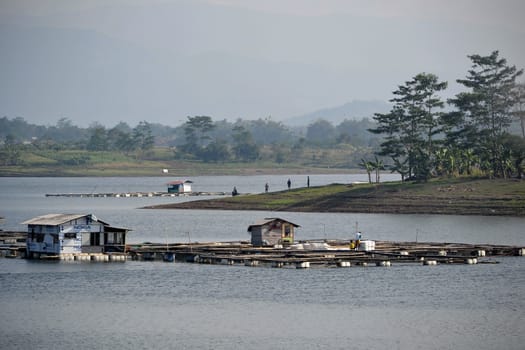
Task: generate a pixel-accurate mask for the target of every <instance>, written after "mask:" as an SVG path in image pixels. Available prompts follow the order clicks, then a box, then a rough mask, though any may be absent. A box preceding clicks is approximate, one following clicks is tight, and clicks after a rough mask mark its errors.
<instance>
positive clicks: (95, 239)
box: [89, 232, 100, 246]
mask: <svg viewBox="0 0 525 350" xmlns="http://www.w3.org/2000/svg"><path fill="white" fill-rule="evenodd" d="M89 244H90V245H93V246H95V245H100V233H98V232H91V234H90V237H89Z"/></svg>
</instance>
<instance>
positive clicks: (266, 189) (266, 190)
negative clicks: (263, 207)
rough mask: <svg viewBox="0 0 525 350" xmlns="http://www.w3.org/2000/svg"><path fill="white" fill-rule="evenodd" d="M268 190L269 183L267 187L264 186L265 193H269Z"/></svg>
mask: <svg viewBox="0 0 525 350" xmlns="http://www.w3.org/2000/svg"><path fill="white" fill-rule="evenodd" d="M268 188H270V186H268V182H267V183H266V185H264V192H266V193H268Z"/></svg>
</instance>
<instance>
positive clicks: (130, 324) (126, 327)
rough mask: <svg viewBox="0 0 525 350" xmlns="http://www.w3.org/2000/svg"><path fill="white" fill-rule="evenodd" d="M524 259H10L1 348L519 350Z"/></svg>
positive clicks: (0, 293)
mask: <svg viewBox="0 0 525 350" xmlns="http://www.w3.org/2000/svg"><path fill="white" fill-rule="evenodd" d="M522 259H523V258H502V259H501V260H502V263H501V264H497V265H474V266H473V265H461V266H448V265H442V266H441V265H440V266H436V267H427V266H419V265H418V266H416V265H407V266H404V265H397V266H396V265H394V266H392V267H391V268H381V267H369V268H359V267H353V268H347V269H337V268H324V269H310V270H295V269H272V268H249V267H244V266H218V265H194V264H178V263H175V264H167V263H161V262H126V263H123V264H117V263H115V264H96V263H84V264H81V263H70V264H67V263H56V264H51V263H47V264H46V263H44V264H40V263H33V262H26V261H24V260H5V259H4V260H5V261H0V266H2V270H1V273H0V281H1V282H2V289H0V307H1V309H2V316H3V317H2V318H0V348H34V347H37V348H39V347H40V348H56V349H65V348H71V347H78V346H79V345H80V346H81V347H82V345H85V347H88V348H101V347H110V346H111V347H117V348H133V349H135V348H159V347H165V346H167V347H169V348H206V349H207V348H213V349H232V348H233V349H244V348H254V349H267V348H283V347H284V346H286V347H287V348H291V349H314V348H316V349H317V348H328V347H330V348H336V349H340V348H348V347H349V348H368V349H384V348H385V347H388V348H399V349H401V348H403V349H420V348H425V349H442V348H465V347H476V348H479V349H496V348H505V349H520V347H521V346H522V344H523V341H524V340H525V337H524V335H523V330H524V329H523V325H522V322H520V321H519V320H520V319H521V317H522V315H521V313H522V310H523V308H524V307H525V292H524V291H523V288H522V286H523V283H524V282H525V277H524V276H525V273H524V272H525V271H524V270H525V268H524V266H525V264H524V262H523V260H522ZM4 262H5V264H4ZM6 265H9V266H8V267H6ZM7 270H9V271H11V272H8V271H7ZM502 286H505V288H502ZM88 330H89V331H88Z"/></svg>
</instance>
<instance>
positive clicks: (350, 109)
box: [283, 100, 391, 126]
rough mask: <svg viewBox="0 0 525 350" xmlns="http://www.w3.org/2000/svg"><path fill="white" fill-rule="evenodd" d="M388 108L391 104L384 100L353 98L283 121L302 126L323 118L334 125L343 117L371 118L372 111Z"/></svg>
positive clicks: (355, 118) (379, 111)
mask: <svg viewBox="0 0 525 350" xmlns="http://www.w3.org/2000/svg"><path fill="white" fill-rule="evenodd" d="M390 109H391V105H390V104H389V103H387V102H385V101H379V100H372V101H362V100H354V101H352V102H348V103H345V104H344V105H342V106H337V107H331V108H323V109H319V110H317V111H315V112H311V113H307V114H303V115H299V116H295V117H292V118H289V119H285V120H284V121H283V123H284V124H287V125H290V126H304V125H308V124H311V123H313V122H315V121H317V120H319V119H324V120H326V121H329V122H331V123H332V124H334V125H336V124H339V123H341V122H342V121H343V120H345V119H349V120H359V119H362V118H365V117H366V118H371V117H372V116H373V115H374V113H386V112H388V111H389V110H390Z"/></svg>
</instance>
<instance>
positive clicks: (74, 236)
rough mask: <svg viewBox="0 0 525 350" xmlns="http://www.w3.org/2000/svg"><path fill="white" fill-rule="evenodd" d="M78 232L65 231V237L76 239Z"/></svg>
mask: <svg viewBox="0 0 525 350" xmlns="http://www.w3.org/2000/svg"><path fill="white" fill-rule="evenodd" d="M76 238H77V233H76V232H66V233H64V239H76Z"/></svg>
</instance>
